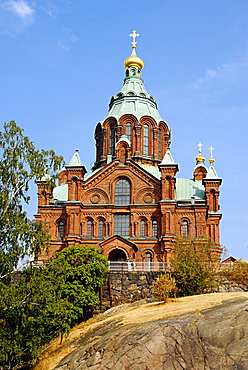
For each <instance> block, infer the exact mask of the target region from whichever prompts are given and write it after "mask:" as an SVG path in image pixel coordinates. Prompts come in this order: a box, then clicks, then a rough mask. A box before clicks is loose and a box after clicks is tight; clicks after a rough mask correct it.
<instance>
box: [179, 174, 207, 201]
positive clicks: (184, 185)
mask: <svg viewBox="0 0 248 370" xmlns="http://www.w3.org/2000/svg"><path fill="white" fill-rule="evenodd" d="M193 197H194V199H196V200H197V199H198V200H199V199H202V200H204V199H205V188H204V185H203V184H202V181H201V180H196V181H194V180H191V179H180V178H177V180H176V200H190V199H192V198H193Z"/></svg>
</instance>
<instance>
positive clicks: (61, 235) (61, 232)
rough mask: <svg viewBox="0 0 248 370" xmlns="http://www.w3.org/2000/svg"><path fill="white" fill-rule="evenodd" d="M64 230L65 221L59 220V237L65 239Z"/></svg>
mask: <svg viewBox="0 0 248 370" xmlns="http://www.w3.org/2000/svg"><path fill="white" fill-rule="evenodd" d="M64 232H65V226H64V222H63V221H59V222H58V236H59V239H63V237H64Z"/></svg>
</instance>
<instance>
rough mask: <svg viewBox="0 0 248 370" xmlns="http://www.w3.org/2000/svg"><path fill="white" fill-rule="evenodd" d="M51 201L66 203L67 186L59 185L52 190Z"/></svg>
mask: <svg viewBox="0 0 248 370" xmlns="http://www.w3.org/2000/svg"><path fill="white" fill-rule="evenodd" d="M53 199H55V200H60V201H62V202H66V201H67V200H68V184H61V185H59V186H56V187H55V188H54V189H53Z"/></svg>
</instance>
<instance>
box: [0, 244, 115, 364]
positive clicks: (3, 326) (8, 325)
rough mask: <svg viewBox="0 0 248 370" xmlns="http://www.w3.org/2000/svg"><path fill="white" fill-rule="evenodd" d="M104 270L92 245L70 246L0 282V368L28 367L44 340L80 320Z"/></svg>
mask: <svg viewBox="0 0 248 370" xmlns="http://www.w3.org/2000/svg"><path fill="white" fill-rule="evenodd" d="M107 271H108V265H107V260H106V258H105V257H103V256H102V255H101V254H100V253H99V251H98V250H97V249H96V248H95V247H88V246H84V247H83V246H72V247H68V248H65V249H64V250H62V251H61V252H59V253H58V254H57V255H56V256H55V258H54V259H52V260H50V261H48V262H47V263H45V264H44V265H43V266H42V267H39V268H32V267H30V268H28V269H26V270H25V271H24V272H23V273H22V274H21V276H20V279H16V280H14V281H13V283H12V284H9V285H7V284H3V283H0V369H4V370H9V369H28V368H29V366H31V365H32V362H33V360H34V359H36V358H37V356H38V355H39V353H40V351H41V348H42V346H43V345H44V344H46V343H48V342H49V341H50V340H51V339H52V338H54V337H55V336H57V335H59V334H60V335H61V338H63V335H64V333H67V332H68V331H69V330H70V327H72V326H73V325H75V324H76V323H78V322H80V321H82V319H85V318H86V315H87V311H88V310H89V309H90V308H92V307H96V306H97V304H98V303H99V298H98V288H99V287H100V286H102V285H103V283H104V280H105V275H106V273H107Z"/></svg>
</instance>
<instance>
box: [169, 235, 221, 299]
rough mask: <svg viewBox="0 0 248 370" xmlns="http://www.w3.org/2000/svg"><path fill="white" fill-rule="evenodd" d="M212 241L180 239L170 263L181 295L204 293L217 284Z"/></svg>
mask: <svg viewBox="0 0 248 370" xmlns="http://www.w3.org/2000/svg"><path fill="white" fill-rule="evenodd" d="M211 252H212V244H211V241H210V240H204V239H195V240H191V239H188V238H180V239H178V240H177V242H176V243H175V247H174V251H173V256H172V259H171V261H170V267H171V275H172V276H173V277H174V279H175V281H176V286H177V289H178V293H179V294H180V295H194V294H200V293H204V292H205V291H206V290H207V289H209V288H213V287H214V286H215V285H216V283H215V281H216V271H215V263H213V260H212V253H211Z"/></svg>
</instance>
